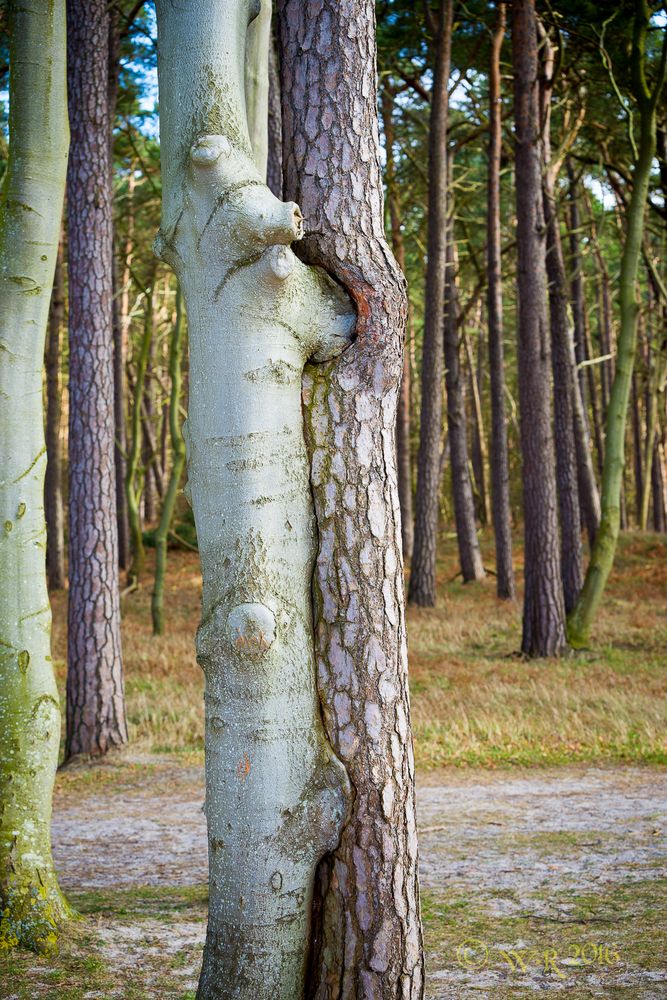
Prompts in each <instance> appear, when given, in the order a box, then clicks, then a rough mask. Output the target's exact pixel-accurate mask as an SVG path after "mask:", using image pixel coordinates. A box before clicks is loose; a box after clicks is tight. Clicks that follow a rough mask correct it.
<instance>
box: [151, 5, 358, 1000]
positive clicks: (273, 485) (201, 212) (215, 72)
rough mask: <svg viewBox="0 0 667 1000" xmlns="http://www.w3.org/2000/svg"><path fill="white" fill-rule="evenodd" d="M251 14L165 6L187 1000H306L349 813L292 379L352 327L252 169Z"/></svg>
mask: <svg viewBox="0 0 667 1000" xmlns="http://www.w3.org/2000/svg"><path fill="white" fill-rule="evenodd" d="M252 12H253V5H252V4H251V3H249V2H247V0H215V2H212V0H209V2H205V0H182V2H180V3H179V4H178V5H175V4H173V3H171V2H170V0H158V4H157V13H158V37H159V60H158V74H159V86H160V106H161V110H162V116H163V123H166V127H164V126H163V131H162V135H161V158H162V178H163V206H162V228H161V230H160V234H159V236H158V240H157V244H156V245H157V247H158V248H159V252H160V255H161V256H162V257H163V259H165V260H166V261H167V262H169V263H170V264H172V266H173V267H174V269H175V270H176V272H177V275H178V278H179V282H180V284H181V287H182V290H183V297H184V302H185V305H186V309H187V315H188V332H189V344H190V395H189V411H188V417H187V421H186V424H185V425H184V437H185V440H186V444H187V453H188V478H189V485H188V489H189V493H190V496H191V498H192V504H193V509H194V515H195V523H196V527H197V538H198V542H199V553H200V558H201V563H202V578H203V596H202V621H201V624H200V627H199V630H198V633H197V655H198V660H199V662H200V664H201V665H202V667H203V669H204V673H205V677H206V816H207V822H208V837H209V871H210V883H209V921H208V931H207V939H206V946H205V950H204V964H203V968H202V973H201V978H200V983H199V991H198V997H199V1000H213V998H230V1000H231V998H235V1000H269V998H275V997H281V998H285V1000H288V998H289V1000H291V998H298V997H301V996H302V995H303V991H304V985H305V984H304V977H305V970H306V958H307V949H308V941H309V927H310V915H311V903H312V898H313V884H314V877H315V870H316V867H317V864H318V862H319V860H320V858H321V857H322V856H323V855H324V854H325V853H326V852H327V851H329V850H332V849H333V848H334V847H335V846H336V844H337V842H338V839H339V837H340V832H341V828H342V826H343V823H344V820H345V815H346V811H347V807H348V806H347V803H348V801H349V799H350V795H351V793H350V787H349V781H348V778H347V774H346V771H345V768H344V767H343V765H342V764H341V762H340V761H339V759H338V758H337V757H336V756H335V754H334V753H333V751H332V749H331V746H330V745H329V743H328V741H327V739H326V736H325V733H324V728H323V725H322V717H321V713H320V707H319V704H318V699H317V689H316V680H315V655H314V646H313V619H312V603H311V581H312V574H313V567H314V562H315V555H316V537H315V524H314V517H313V507H312V493H311V488H310V480H309V468H308V457H307V453H306V447H305V441H304V437H303V412H302V405H301V375H302V370H303V367H304V364H305V362H306V360H307V359H308V358H315V359H317V360H321V361H323V360H325V359H328V358H331V357H332V356H334V355H336V354H338V353H340V351H341V350H343V349H344V348H345V347H346V346H347V344H348V343H349V341H350V338H351V331H352V328H353V325H354V315H353V311H352V309H351V306H350V303H349V301H348V300H347V297H346V296H345V295H344V293H343V292H342V290H341V289H340V288H339V287H338V286H337V285H336V284H335V283H334V282H333V281H332V280H331V279H329V278H328V277H327V276H326V275H325V274H324V272H322V271H319V270H316V269H313V268H307V267H306V266H305V265H303V264H302V263H301V262H300V261H299V260H298V259H297V258H296V256H295V255H294V254H293V253H292V251H291V250H290V249H289V244H291V243H292V242H293V241H294V240H295V239H298V238H299V237H300V235H301V232H302V217H301V213H300V211H299V209H298V206H297V205H295V204H294V203H293V202H290V203H288V204H283V203H282V202H279V201H278V200H277V199H276V198H275V197H274V196H273V195H272V194H271V192H270V191H269V189H268V188H267V187H266V186H265V184H264V182H263V178H262V176H261V174H260V173H259V171H258V169H257V166H256V165H255V163H254V161H253V154H252V147H251V144H250V136H249V132H248V124H247V118H246V109H245V98H244V62H245V51H246V34H247V27H248V23H249V21H250V19H251V17H252ZM212 372H215V377H211V373H212ZM332 449H333V444H331V445H330V446H329V449H328V451H327V452H323V455H324V454H330V453H331V451H332Z"/></svg>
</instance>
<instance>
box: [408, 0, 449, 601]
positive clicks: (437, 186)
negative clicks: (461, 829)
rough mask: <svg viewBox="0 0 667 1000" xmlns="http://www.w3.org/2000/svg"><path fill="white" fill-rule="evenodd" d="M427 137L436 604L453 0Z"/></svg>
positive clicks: (425, 458)
mask: <svg viewBox="0 0 667 1000" xmlns="http://www.w3.org/2000/svg"><path fill="white" fill-rule="evenodd" d="M437 17H438V19H437V32H436V37H435V39H434V40H433V49H434V52H435V64H434V68H433V89H432V92H431V117H430V127H429V139H428V254H427V264H426V287H425V290H424V297H425V303H424V338H423V346H422V374H421V414H420V425H419V452H418V455H417V490H416V494H415V537H414V549H413V554H412V567H411V572H410V587H409V590H408V595H409V601H410V603H411V604H417V605H419V606H420V607H433V605H434V604H435V600H436V576H435V571H436V556H437V542H438V507H439V501H440V444H441V438H442V376H443V371H442V368H443V337H444V316H443V302H444V300H445V272H446V254H447V237H446V229H447V127H448V117H449V96H448V90H447V88H448V86H449V68H450V62H451V46H452V18H453V0H440V7H439V11H438V16H437Z"/></svg>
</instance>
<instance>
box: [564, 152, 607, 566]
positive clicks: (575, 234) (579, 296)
mask: <svg viewBox="0 0 667 1000" xmlns="http://www.w3.org/2000/svg"><path fill="white" fill-rule="evenodd" d="M567 174H568V182H569V187H568V191H569V207H570V213H569V230H570V231H569V235H570V256H571V261H572V282H571V288H572V316H573V322H574V345H573V346H574V362H575V363H576V364H579V363H580V362H579V361H578V360H577V359H578V358H579V357H580V356H581V358H582V360H583V359H584V358H585V355H586V327H587V322H586V296H585V290H584V271H583V263H582V259H581V252H580V247H579V240H580V236H579V229H580V225H581V222H580V217H579V204H578V202H577V192H576V179H575V175H574V168H573V166H572V163H571V161H570V160H568V161H567ZM586 405H587V393H586V382H585V375H584V369H583V368H580V369H579V372H578V376H577V373H576V372H575V378H574V395H573V407H574V443H575V447H576V450H577V478H578V483H579V506H580V508H581V515H582V520H583V523H584V525H585V527H586V532H587V534H588V540H589V543H590V545H591V546H592V545H593V542H594V541H595V533H596V532H597V530H598V525H599V523H600V494H599V493H598V487H597V482H596V480H595V470H594V467H593V454H592V450H591V437H590V427H589V424H588V415H587V411H586Z"/></svg>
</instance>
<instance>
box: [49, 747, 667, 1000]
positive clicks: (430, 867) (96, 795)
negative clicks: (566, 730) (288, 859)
mask: <svg viewBox="0 0 667 1000" xmlns="http://www.w3.org/2000/svg"><path fill="white" fill-rule="evenodd" d="M202 802H203V785H202V775H201V772H200V770H199V769H198V768H188V767H181V766H177V765H174V764H169V763H166V762H159V763H155V764H154V766H153V767H152V768H151V769H150V772H149V774H148V776H147V777H141V776H140V772H139V771H137V778H136V780H135V781H134V782H129V783H128V782H125V781H123V782H120V783H117V784H116V783H114V782H109V784H108V787H106V786H104V787H103V791H100V786H99V785H97V786H96V785H94V784H92V783H91V787H90V790H89V789H87V788H83V789H82V786H81V785H76V784H75V785H73V786H72V787H71V788H69V789H68V788H67V787H66V788H65V789H64V790H61V791H60V792H59V793H58V795H57V797H56V804H55V816H54V825H53V836H54V853H55V858H56V864H57V868H58V871H59V872H60V875H61V884H62V885H63V888H64V889H65V891H66V892H81V891H85V890H92V889H104V888H108V887H110V886H111V887H114V888H117V889H123V888H130V887H133V886H136V887H139V886H156V887H159V886H196V885H201V884H202V883H204V882H205V880H206V827H205V817H204V815H203V813H202V811H201V806H202ZM418 804H419V824H420V828H421V881H422V885H423V887H424V888H425V889H427V890H430V891H431V893H432V894H433V895H434V896H435V897H436V898H442V899H444V900H446V899H447V898H448V897H455V898H458V899H460V898H465V897H468V898H474V899H475V901H476V903H478V904H479V906H480V907H482V908H483V909H484V910H485V911H486V913H487V915H488V916H490V917H491V918H495V917H499V918H502V917H512V916H514V915H517V916H525V915H526V914H528V915H529V916H530V917H531V918H532V919H533V921H535V920H537V921H540V920H543V921H544V922H545V926H546V925H548V924H550V923H551V924H565V923H568V921H570V922H574V921H573V918H572V912H573V907H574V903H572V902H568V898H569V899H572V898H574V897H575V896H581V895H585V894H587V893H593V894H595V893H598V894H599V893H600V892H602V891H604V892H609V891H611V890H612V889H613V887H614V885H617V884H620V883H623V884H627V883H632V881H633V880H636V881H637V882H643V883H645V882H646V881H647V880H652V879H653V880H656V882H657V880H658V879H660V878H664V877H665V875H666V874H667V771H665V770H658V769H654V768H651V769H648V768H647V769H641V768H608V769H594V768H584V767H582V768H576V769H575V768H572V769H568V768H561V769H558V770H554V771H547V770H543V771H524V772H483V773H481V772H476V771H452V772H450V771H445V772H435V773H431V774H429V775H428V776H427V777H426V778H425V779H424V780H423V781H422V782H421V783H420V785H419V790H418ZM639 916H641V915H639ZM593 919H594V918H593ZM204 932H205V927H204V924H203V921H202V920H196V921H193V920H182V921H180V920H179V921H175V922H173V923H171V924H170V927H169V933H168V938H167V937H165V931H164V927H163V925H162V924H161V923H160V922H158V921H152V920H151V919H149V918H146V919H142V921H141V924H140V925H139V924H132V923H131V922H130V923H128V922H121V923H118V924H114V923H107V924H104V923H103V922H101V923H100V924H99V927H98V934H99V941H100V947H101V949H102V952H103V953H104V956H105V958H106V959H107V960H109V961H111V962H113V963H118V964H119V965H123V964H131V963H137V962H141V961H142V957H144V958H148V957H155V956H157V955H159V954H160V953H162V954H165V953H174V952H176V951H179V950H183V949H190V950H191V952H192V953H193V954H195V955H196V954H198V950H197V949H198V947H199V946H200V945H201V942H202V941H203V937H204ZM452 942H455V938H454V937H452V938H451V941H450V943H449V946H448V947H446V948H443V949H436V951H434V952H432V953H431V954H429V956H428V964H429V979H428V989H427V995H428V996H429V997H430V998H432V1000H445V998H457V1000H458V998H466V997H487V996H488V997H499V996H502V997H506V996H507V997H515V996H516V997H522V996H532V995H534V994H535V993H541V994H542V995H547V996H548V995H551V994H559V993H560V992H561V991H568V990H569V991H570V993H571V995H574V994H573V993H572V990H573V982H574V981H573V980H572V979H571V977H570V973H572V975H574V973H575V972H576V973H577V978H576V991H577V992H576V995H577V996H581V997H587V996H591V997H605V998H608V997H619V998H620V997H628V998H635V997H636V998H641V1000H653V998H655V1000H658V998H666V997H667V948H666V947H664V939H663V945H662V947H663V948H664V961H663V962H662V963H658V965H660V964H662V968H657V969H655V968H653V969H652V970H651V971H647V970H645V969H638V968H633V963H632V962H631V961H630V962H625V961H624V962H622V963H620V965H619V966H618V967H614V968H607V967H604V968H598V967H592V968H590V970H589V969H585V970H582V969H581V968H578V969H577V968H576V966H577V964H579V965H581V963H580V962H579V963H578V962H577V959H576V957H574V958H572V957H571V956H570V957H569V958H568V957H567V956H566V958H565V965H563V966H562V972H561V975H559V976H554V975H546V974H545V970H544V968H542V967H541V965H540V962H538V961H532V962H528V961H526V963H525V964H526V969H525V971H524V970H523V969H518V968H517V969H515V970H514V972H513V973H512V974H511V975H510V968H509V966H508V964H507V962H506V961H505V962H503V961H501V960H498V961H496V960H495V959H496V958H497V957H498V956H500V955H501V953H502V952H503V951H507V950H509V949H516V948H519V949H521V948H522V947H524V946H525V947H528V945H531V944H532V943H531V942H528V943H526V942H523V941H516V940H515V941H508V942H503V941H484V940H479V939H474V940H472V941H471V942H468V941H467V940H464V941H462V942H460V944H459V945H458V946H457V945H455V943H452ZM526 954H528V952H526ZM196 964H197V963H196V961H193V962H190V963H185V964H184V967H183V969H182V970H181V974H182V976H183V988H184V989H187V988H192V987H193V986H194V984H195V981H196V974H197V968H196ZM508 990H509V992H507V991H508Z"/></svg>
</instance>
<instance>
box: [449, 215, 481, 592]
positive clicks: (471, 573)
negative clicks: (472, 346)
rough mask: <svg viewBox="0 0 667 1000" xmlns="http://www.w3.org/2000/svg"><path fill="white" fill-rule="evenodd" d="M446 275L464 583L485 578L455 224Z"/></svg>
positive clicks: (453, 462)
mask: <svg viewBox="0 0 667 1000" xmlns="http://www.w3.org/2000/svg"><path fill="white" fill-rule="evenodd" d="M446 261H447V273H446V277H445V295H444V299H443V301H444V311H445V328H444V338H443V340H444V359H445V384H446V387H447V429H448V431H449V449H450V469H451V474H452V499H453V501H454V519H455V522H456V540H457V543H458V549H459V561H460V563H461V573H462V575H463V582H464V583H469V582H470V581H471V580H481V579H483V577H484V565H483V563H482V553H481V551H480V548H479V539H478V538H477V523H476V520H475V498H474V497H473V492H472V481H471V478H470V460H469V457H468V426H467V420H466V409H465V394H464V384H465V382H464V374H463V371H462V369H461V358H460V350H459V349H460V338H459V327H460V309H459V300H458V287H457V274H456V271H457V262H456V258H455V246H454V220H453V219H452V218H450V219H449V220H448V224H447V250H446Z"/></svg>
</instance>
